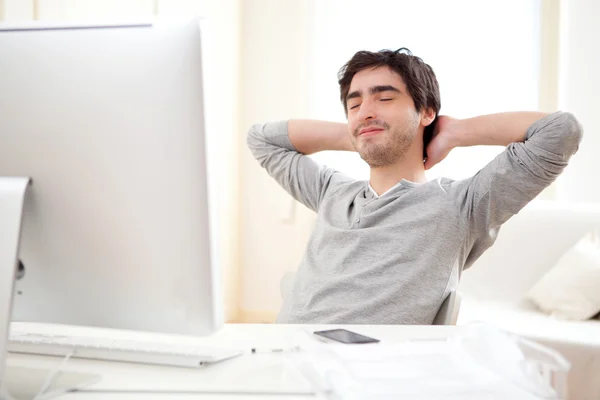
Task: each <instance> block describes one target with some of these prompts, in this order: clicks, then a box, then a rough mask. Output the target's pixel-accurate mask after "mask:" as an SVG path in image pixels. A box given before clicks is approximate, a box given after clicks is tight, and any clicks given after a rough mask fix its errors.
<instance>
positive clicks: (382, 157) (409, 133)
mask: <svg viewBox="0 0 600 400" xmlns="http://www.w3.org/2000/svg"><path fill="white" fill-rule="evenodd" d="M346 100H347V108H348V128H349V130H350V134H351V139H352V144H353V145H354V148H355V149H356V151H358V153H359V154H360V156H361V158H362V159H363V160H365V161H366V162H367V164H369V165H370V166H371V167H374V168H376V167H383V166H386V165H390V164H393V163H395V162H397V161H398V160H400V159H401V158H402V157H404V156H405V154H406V152H407V151H408V150H409V149H410V148H411V146H412V144H413V141H414V138H415V137H416V136H417V134H418V132H419V124H420V114H419V113H418V112H417V110H416V109H415V105H414V102H413V100H412V97H410V94H408V91H407V90H406V85H405V84H404V81H403V80H402V78H401V77H400V75H398V74H397V73H395V72H394V71H392V70H391V69H390V68H388V67H385V66H384V67H377V68H375V69H371V68H369V69H364V70H362V71H360V72H358V73H357V74H356V75H354V77H353V78H352V82H351V84H350V90H349V91H348V96H347V98H346ZM419 151H421V152H422V150H419Z"/></svg>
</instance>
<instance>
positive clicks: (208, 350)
mask: <svg viewBox="0 0 600 400" xmlns="http://www.w3.org/2000/svg"><path fill="white" fill-rule="evenodd" d="M7 347H8V351H9V352H11V353H25V354H40V355H50V356H67V355H68V354H71V357H73V358H85V359H93V360H105V361H121V362H132V363H142V364H155V365H166V366H175V367H191V368H197V367H200V366H202V365H204V364H208V363H215V362H218V361H222V360H226V359H229V358H233V357H236V356H239V355H241V354H242V353H243V351H242V350H239V349H229V348H219V347H202V346H200V347H199V346H193V345H180V344H171V343H149V342H140V341H135V340H113V339H107V338H99V337H93V338H92V337H73V336H58V335H57V336H54V335H46V334H33V333H11V335H10V338H9V341H8V346H7Z"/></svg>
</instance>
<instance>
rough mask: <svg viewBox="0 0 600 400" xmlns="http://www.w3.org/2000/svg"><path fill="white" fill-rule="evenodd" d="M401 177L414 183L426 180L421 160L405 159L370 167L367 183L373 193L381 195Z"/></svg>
mask: <svg viewBox="0 0 600 400" xmlns="http://www.w3.org/2000/svg"><path fill="white" fill-rule="evenodd" d="M402 179H406V180H407V181H411V182H416V183H424V182H426V181H427V178H426V177H425V168H424V165H423V161H418V160H417V162H416V163H415V162H409V160H406V159H405V160H400V161H399V162H398V163H395V164H391V165H386V166H385V167H378V168H373V167H372V168H371V177H370V179H369V184H370V185H371V187H372V188H373V190H374V191H375V193H377V195H378V196H381V195H382V194H383V193H385V192H387V191H388V190H389V189H390V188H392V187H393V186H394V185H396V184H397V183H398V182H400V181H401V180H402Z"/></svg>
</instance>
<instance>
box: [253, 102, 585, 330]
mask: <svg viewBox="0 0 600 400" xmlns="http://www.w3.org/2000/svg"><path fill="white" fill-rule="evenodd" d="M581 136H582V129H581V126H580V125H579V123H578V121H577V120H576V119H575V118H574V117H573V115H571V114H569V113H564V112H556V113H554V114H551V115H549V116H547V117H544V118H542V119H541V120H539V121H537V122H536V123H534V124H533V125H532V126H531V127H529V129H528V130H527V134H526V140H525V141H524V142H522V143H512V144H510V145H509V146H508V147H507V148H506V150H505V151H503V152H502V153H501V154H499V155H498V156H497V157H496V158H495V159H494V160H492V161H491V162H490V163H489V164H488V165H487V166H485V167H484V168H483V169H481V170H480V171H479V172H478V173H477V174H476V175H474V176H473V177H471V178H468V179H465V180H458V181H456V180H452V179H446V178H441V179H435V180H431V181H429V182H427V183H422V184H417V183H413V182H409V181H406V180H402V181H401V182H400V184H399V185H396V186H395V187H394V188H393V189H391V190H390V191H389V192H387V193H386V194H385V195H383V196H381V197H379V198H377V197H376V196H375V195H374V194H373V192H372V191H371V190H370V189H369V185H368V182H367V181H357V180H355V179H352V178H350V177H348V176H347V175H344V174H343V173H341V172H339V171H336V170H334V169H332V168H328V167H326V166H323V165H320V164H318V163H316V162H315V161H314V160H313V159H312V158H310V157H307V156H305V155H303V154H301V153H299V152H297V151H296V150H295V149H294V146H293V145H292V143H291V141H290V139H289V137H288V130H287V121H281V122H271V123H267V124H264V125H254V126H252V128H251V129H250V131H249V133H248V146H249V147H250V150H251V151H252V153H253V155H254V157H255V158H256V159H257V160H258V162H259V163H260V165H261V166H262V167H264V168H265V169H266V170H267V172H268V173H269V174H270V175H271V176H272V177H273V178H275V179H276V180H277V182H279V184H280V185H281V186H282V187H283V188H284V189H285V190H287V191H288V192H289V193H290V194H291V195H292V196H293V197H294V198H295V199H296V200H298V201H299V202H301V203H303V204H304V205H306V206H307V207H308V208H310V209H312V210H314V211H315V212H316V213H317V221H316V225H315V228H314V231H313V233H312V235H311V237H310V239H309V241H308V245H307V247H306V253H305V255H304V259H303V260H302V263H301V264H300V267H299V268H298V272H297V274H296V279H295V282H294V285H293V289H292V292H291V294H290V295H289V296H288V297H287V298H286V299H285V301H284V304H283V307H282V309H281V312H280V314H279V316H278V320H277V322H281V323H311V324H312V323H314V324H431V323H432V321H433V319H434V317H435V315H436V313H437V311H438V309H439V307H440V305H441V303H442V302H443V300H444V298H445V297H446V295H447V294H448V293H449V291H450V290H452V289H455V288H456V286H457V284H458V278H459V276H460V274H461V272H462V271H463V270H464V269H466V268H468V267H469V266H471V265H472V264H473V262H474V261H475V260H476V259H477V258H478V257H479V256H481V254H482V253H483V252H484V251H485V250H486V249H488V248H489V247H490V246H491V245H492V244H493V243H494V241H495V239H496V236H497V235H498V231H499V228H500V226H501V225H502V224H503V223H504V222H506V221H507V220H508V219H509V218H510V217H511V216H512V215H514V214H516V213H517V212H519V210H521V208H523V207H524V206H525V205H526V204H527V203H528V202H529V201H531V200H532V199H533V198H534V197H536V196H537V195H538V194H539V193H540V192H541V191H542V190H543V189H544V188H545V187H547V186H548V185H549V184H550V183H551V182H552V181H554V179H556V177H557V176H558V175H559V174H560V173H561V172H562V171H563V169H564V168H565V166H566V165H567V162H568V160H569V158H570V157H571V155H573V154H574V153H575V152H576V151H577V149H578V146H579V143H580V141H581Z"/></svg>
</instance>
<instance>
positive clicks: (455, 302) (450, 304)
mask: <svg viewBox="0 0 600 400" xmlns="http://www.w3.org/2000/svg"><path fill="white" fill-rule="evenodd" d="M295 277H296V274H295V273H294V272H292V271H288V272H286V273H285V274H284V275H283V277H282V278H281V281H279V291H280V293H281V298H282V299H285V298H286V297H287V296H289V294H290V293H291V291H292V286H293V284H294V278H295ZM460 301H461V294H460V292H457V291H452V292H450V293H449V294H448V296H446V299H445V300H444V302H443V303H442V306H441V307H440V309H439V310H438V312H437V314H436V316H435V319H434V320H433V325H456V321H457V319H458V311H459V309H460Z"/></svg>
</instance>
